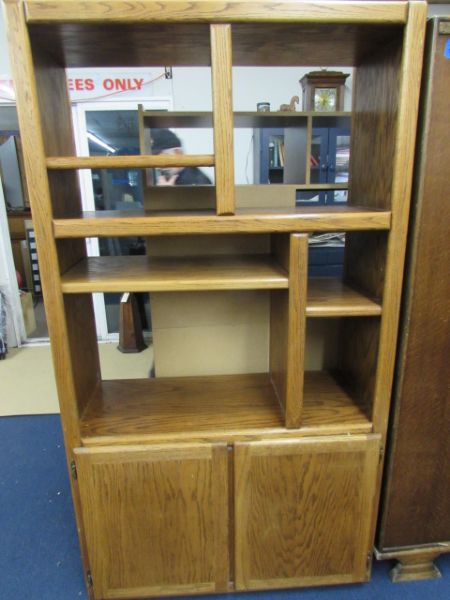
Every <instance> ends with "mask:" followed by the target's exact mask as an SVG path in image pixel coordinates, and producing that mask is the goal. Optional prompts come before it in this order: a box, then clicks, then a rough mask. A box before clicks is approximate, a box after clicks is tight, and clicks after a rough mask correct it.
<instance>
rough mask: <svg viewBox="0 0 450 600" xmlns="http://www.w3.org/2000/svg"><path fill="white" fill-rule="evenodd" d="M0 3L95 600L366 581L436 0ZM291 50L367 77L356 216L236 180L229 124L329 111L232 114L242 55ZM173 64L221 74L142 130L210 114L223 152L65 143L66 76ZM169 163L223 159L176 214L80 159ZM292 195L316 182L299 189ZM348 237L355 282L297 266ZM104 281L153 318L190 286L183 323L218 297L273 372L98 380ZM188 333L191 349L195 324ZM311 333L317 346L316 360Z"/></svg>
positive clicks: (121, 165) (266, 59) (273, 61)
mask: <svg viewBox="0 0 450 600" xmlns="http://www.w3.org/2000/svg"><path fill="white" fill-rule="evenodd" d="M5 8H6V15H7V20H8V34H9V39H10V45H11V62H12V67H13V72H14V78H15V89H16V94H17V109H18V114H19V121H20V126H21V130H22V141H23V150H24V162H25V167H26V172H27V181H28V183H29V187H30V189H29V196H30V201H31V205H32V211H33V220H34V226H35V231H36V240H37V246H38V252H39V256H40V264H41V278H42V283H43V291H44V295H45V303H46V307H47V318H48V326H49V332H50V337H51V341H52V349H53V356H54V365H55V375H56V382H57V388H58V395H59V399H60V407H61V417H62V421H63V429H64V435H65V444H66V451H67V461H68V466H69V470H70V473H71V484H72V491H73V498H74V505H75V513H76V518H77V525H78V530H79V534H80V544H81V551H82V555H83V561H84V568H85V572H86V581H87V585H88V589H89V596H90V598H92V599H95V600H101V599H106V598H124V599H125V598H130V597H133V598H144V597H152V596H161V595H176V594H179V595H187V594H195V593H212V592H231V591H235V590H236V591H245V590H258V589H270V588H283V587H296V586H305V585H325V584H337V583H350V582H359V581H365V580H367V579H368V578H369V576H370V553H371V549H372V545H373V537H374V524H375V521H376V511H377V503H378V497H379V491H380V490H379V482H380V475H381V472H380V469H381V468H382V459H381V457H382V451H383V449H384V445H385V436H386V426H387V420H388V415H389V402H390V393H391V384H392V376H393V368H394V365H393V360H394V358H393V357H394V356H395V346H396V337H397V327H398V313H399V304H400V295H401V288H402V275H403V262H404V255H405V242H406V233H407V225H408V210H409V197H410V192H411V174H412V165H413V155H414V144H415V127H416V118H417V104H418V95H419V84H420V75H421V60H422V51H423V35H424V28H425V18H426V3H425V2H421V1H418V2H407V1H403V0H400V1H389V2H383V1H373V2H364V3H363V2H358V1H355V2H352V1H349V2H345V3H343V2H339V1H336V2H333V1H331V2H330V1H327V2H325V1H324V2H322V1H321V0H317V1H314V2H295V3H294V2H274V3H270V2H269V3H267V2H265V3H264V2H258V1H255V2H251V3H248V2H245V3H244V2H231V3H227V4H223V3H220V2H215V0H212V1H211V2H204V1H203V0H196V1H194V2H190V3H188V4H185V5H182V4H180V3H178V2H173V1H171V0H163V1H162V2H155V1H153V0H141V1H139V2H134V1H133V0H131V1H130V2H127V3H122V2H116V1H110V2H109V1H107V2H97V1H96V0H91V1H89V2H85V3H83V7H82V10H80V3H78V2H72V1H67V0H66V1H62V0H53V1H50V0H49V1H47V0H39V1H38V0H28V1H27V2H23V1H21V0H9V1H8V2H6V4H5ZM300 60H301V62H302V64H303V65H305V64H307V65H311V66H318V65H324V64H326V65H330V66H344V65H345V66H348V65H352V66H354V67H355V69H354V78H353V79H354V94H353V108H352V114H351V117H352V142H351V143H352V147H351V154H350V155H351V165H350V172H351V179H350V182H349V184H348V188H349V203H348V205H347V206H345V207H321V208H311V209H310V208H298V209H296V208H295V207H294V204H286V203H285V198H284V197H283V198H281V196H280V194H281V192H280V189H279V186H260V187H258V186H247V187H249V188H250V192H249V197H244V196H243V194H242V190H240V189H239V186H235V185H234V174H233V164H234V156H233V131H234V129H235V128H237V127H256V126H261V125H269V126H271V125H272V124H274V123H277V124H278V125H279V124H280V123H281V124H282V125H283V127H291V126H292V127H295V126H296V125H298V124H299V123H302V124H304V125H305V127H309V128H310V127H311V123H312V120H313V118H317V117H315V115H314V114H312V113H298V114H281V113H270V114H268V115H266V114H262V113H235V114H233V105H232V98H233V93H232V77H231V74H232V67H233V66H298V62H299V61H300ZM162 64H163V65H164V64H170V65H181V66H193V65H194V66H208V67H210V68H211V82H212V91H213V94H212V110H211V111H210V112H205V113H190V114H182V113H158V114H155V113H151V114H150V113H144V112H143V111H142V110H141V111H140V112H141V117H142V123H143V127H144V128H145V127H147V126H149V125H148V124H149V123H153V125H154V126H155V124H156V125H158V126H161V127H172V126H173V127H175V126H177V127H178V126H180V127H181V126H184V127H191V126H196V127H197V126H199V127H211V128H212V129H213V138H214V152H213V153H212V154H205V155H191V156H190V155H185V156H172V157H168V156H163V155H159V156H152V155H151V154H149V153H148V152H145V151H143V152H142V153H141V155H139V156H123V157H121V156H119V157H117V156H107V157H95V158H91V157H78V156H76V152H75V146H74V141H73V134H72V130H71V125H70V123H71V112H70V105H69V102H68V96H67V89H66V76H65V68H67V67H108V66H116V65H120V66H122V67H127V66H142V65H145V66H148V67H151V66H160V65H162ZM341 117H345V118H348V114H347V113H337V114H335V115H331V116H330V117H329V118H335V119H339V118H341ZM320 118H322V117H320ZM324 118H326V117H324ZM302 126H303V125H302ZM142 139H143V137H142V136H141V140H142ZM174 166H179V167H196V166H210V167H214V173H215V186H214V189H213V192H214V193H213V194H211V193H210V192H211V189H203V188H202V187H201V186H200V187H199V188H197V189H195V188H191V189H185V190H182V191H181V192H182V196H181V199H182V203H181V204H177V202H176V201H175V200H171V204H170V203H168V204H167V207H166V205H165V204H164V202H165V198H166V196H167V194H168V192H169V193H170V192H171V191H172V190H163V189H160V190H159V189H158V188H156V187H155V186H153V189H152V190H150V191H151V192H152V199H151V202H150V203H149V204H150V206H148V210H145V211H142V212H141V213H139V212H137V213H134V212H133V213H127V212H114V213H108V212H95V213H83V212H82V211H81V201H80V193H79V187H78V179H77V170H78V169H93V168H95V169H101V168H104V169H125V168H133V169H138V168H141V169H147V168H157V167H162V168H164V167H165V168H168V167H174ZM262 187H265V188H270V189H269V190H267V189H266V190H262V189H261V188H262ZM288 187H289V186H288ZM299 187H303V189H311V187H314V188H315V189H317V186H311V185H310V184H309V183H306V184H305V185H303V186H295V187H294V186H291V188H289V190H288V192H289V193H291V192H293V190H294V189H298V188H299ZM334 187H337V186H336V185H335V186H334ZM345 187H346V186H345ZM161 207H163V209H161ZM336 231H339V232H340V231H342V232H345V233H346V249H345V274H344V277H343V278H342V279H340V280H336V279H330V280H328V279H313V278H308V273H307V271H308V268H307V265H308V235H309V234H311V233H313V232H336ZM126 236H141V237H148V238H149V239H150V240H151V244H150V245H149V248H150V249H151V250H152V252H153V254H152V253H150V252H149V256H144V257H142V256H138V257H132V256H126V257H112V258H111V257H99V258H94V259H93V258H88V257H87V256H86V250H85V238H87V237H126ZM172 247H173V248H172ZM164 248H165V249H166V253H164V252H163V251H162V249H164ZM236 248H237V249H236ZM167 250H170V251H167ZM172 250H173V252H172ZM175 250H177V251H175ZM156 251H158V252H159V251H161V252H160V254H159V255H158V254H157V252H156ZM150 254H151V255H150ZM110 291H120V292H137V291H146V292H151V293H152V304H153V308H152V310H154V311H155V310H156V309H155V305H156V306H157V310H156V312H158V311H159V317H158V319H159V321H158V322H160V321H164V319H161V314H162V309H161V306H162V305H163V304H164V302H165V301H166V302H169V304H170V302H171V301H172V300H173V299H174V298H175V297H176V295H177V294H179V295H180V297H181V296H182V297H183V304H182V305H181V306H182V310H180V311H179V312H178V313H177V319H178V321H179V322H181V321H183V319H187V318H188V317H189V315H190V314H193V313H194V312H195V310H197V313H198V312H199V311H200V312H206V313H207V314H206V316H205V319H206V320H208V319H209V318H210V314H211V312H213V311H214V310H215V308H216V307H217V306H220V307H221V308H220V312H221V315H220V317H223V319H224V321H226V323H227V325H230V324H231V326H232V328H233V329H234V331H239V332H240V334H239V335H241V337H239V338H238V336H237V334H236V344H234V345H232V346H231V349H229V350H227V352H228V354H230V355H234V354H236V355H238V357H241V356H242V357H244V358H245V357H248V355H250V354H251V353H252V352H254V351H255V347H256V345H258V346H259V347H258V348H257V350H258V351H261V355H262V356H263V359H264V360H262V361H261V362H260V363H259V364H261V365H262V367H261V368H260V369H253V370H249V371H248V372H246V371H247V369H245V363H244V362H243V361H240V359H239V361H238V363H235V364H237V368H235V369H230V371H231V372H229V373H227V374H219V373H214V372H212V373H211V372H205V373H201V374H197V373H190V375H191V376H189V377H184V376H183V377H181V376H180V377H175V376H173V377H166V378H155V379H152V378H149V379H143V380H133V381H129V380H127V381H120V380H112V381H106V380H103V379H102V373H101V369H100V362H99V356H98V347H97V337H96V329H95V321H94V312H93V300H92V294H93V293H94V292H110ZM200 294H204V295H205V296H204V297H207V298H208V301H210V303H211V306H209V304H205V303H202V302H200V301H199V298H200ZM192 297H193V298H194V300H193V301H192V302H190V301H189V300H188V298H192ZM246 297H247V298H250V302H251V304H250V305H245V301H246V300H245V298H246ZM260 301H261V302H260ZM227 303H228V304H227ZM205 306H206V307H207V308H208V310H207V311H204V307H205ZM245 306H247V308H245ZM166 316H167V315H166ZM202 316H203V315H202ZM158 319H156V318H155V322H156V321H157V320H158ZM167 323H168V325H167ZM182 326H183V335H184V336H185V339H188V337H187V336H189V335H190V333H189V332H191V333H192V330H193V329H194V330H195V327H194V328H192V327H191V328H190V327H189V324H184V321H183V325H182ZM316 326H320V327H322V330H321V331H322V332H323V337H321V338H320V344H319V346H320V348H321V349H322V355H321V356H320V357H319V358H320V361H316V362H318V363H320V364H318V366H317V368H316V367H315V368H314V369H310V368H309V367H307V365H308V364H309V362H310V361H311V354H312V352H313V349H312V346H311V344H310V341H308V340H309V335H310V333H311V331H312V329H314V327H316ZM164 328H165V329H166V330H167V329H171V334H173V333H174V332H173V330H174V329H175V327H174V326H173V322H172V320H171V319H170V318H169V319H167V318H166V325H165V326H164V327H163V326H161V327H159V326H158V327H156V326H155V328H154V330H153V333H154V344H155V356H156V353H157V352H159V347H160V340H161V336H162V335H163V334H164V331H165V329H164ZM225 329H226V327H225V326H223V327H222V328H220V327H218V328H217V329H216V331H217V332H219V333H217V334H216V338H215V339H214V340H212V341H211V339H210V338H208V339H207V340H206V338H201V340H202V342H201V343H200V347H199V348H197V350H195V352H197V353H199V356H198V357H197V358H199V362H200V364H202V357H203V358H204V363H205V364H206V362H207V360H206V359H207V358H209V356H208V355H209V354H213V353H219V357H221V360H220V362H221V363H226V361H227V359H228V358H229V357H228V356H226V354H224V355H220V352H221V350H222V346H224V348H225V347H226V346H225V338H224V332H225ZM195 331H196V330H195ZM242 332H244V334H245V335H246V336H247V337H245V335H244V337H242ZM255 332H256V333H257V335H256V333H255ZM158 336H159V337H158ZM253 336H255V340H256V341H255V340H254V339H253ZM190 340H191V338H189V344H188V347H189V350H190V352H192V353H194V349H193V347H192V346H191V345H190ZM203 340H206V341H205V343H203ZM238 342H239V343H238ZM175 350H177V348H174V351H175ZM238 353H242V354H238ZM172 362H173V361H172ZM149 367H150V365H149ZM205 370H206V369H205ZM349 490H351V493H349ZM261 532H263V533H264V535H261Z"/></svg>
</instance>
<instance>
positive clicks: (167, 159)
mask: <svg viewBox="0 0 450 600" xmlns="http://www.w3.org/2000/svg"><path fill="white" fill-rule="evenodd" d="M46 163H47V168H48V169H56V170H61V169H151V168H164V167H213V166H214V155H212V154H198V155H195V154H191V155H188V154H177V155H167V154H164V155H159V154H158V155H154V156H153V155H148V156H143V155H141V154H137V155H135V156H131V155H128V156H52V157H49V158H47V161H46Z"/></svg>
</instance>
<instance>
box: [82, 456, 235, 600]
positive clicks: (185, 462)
mask: <svg viewBox="0 0 450 600" xmlns="http://www.w3.org/2000/svg"><path fill="white" fill-rule="evenodd" d="M75 460H76V466H77V473H78V485H79V491H80V498H81V506H82V515H83V521H84V526H85V531H86V541H87V551H88V557H89V563H90V567H91V575H92V580H93V587H94V594H95V598H96V599H101V598H140V597H145V596H160V595H171V594H184V593H186V594H187V593H197V592H214V591H225V590H226V588H227V584H228V577H229V562H228V561H229V558H228V556H229V553H228V506H227V502H228V489H227V488H228V483H227V482H228V468H227V461H228V457H227V447H226V445H225V444H224V445H222V444H212V445H211V444H179V445H172V446H165V445H164V446H133V447H123V448H122V449H120V448H118V447H115V448H112V447H111V448H98V449H94V448H80V449H77V450H75Z"/></svg>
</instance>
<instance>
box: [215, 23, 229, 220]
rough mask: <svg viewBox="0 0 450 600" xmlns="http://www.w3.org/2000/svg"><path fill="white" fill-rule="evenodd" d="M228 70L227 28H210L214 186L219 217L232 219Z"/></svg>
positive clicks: (217, 25) (227, 26) (218, 25)
mask: <svg viewBox="0 0 450 600" xmlns="http://www.w3.org/2000/svg"><path fill="white" fill-rule="evenodd" d="M231 66H232V50H231V25H222V24H216V25H211V78H212V94H213V125H214V155H215V183H216V202H217V214H219V215H232V214H234V210H235V202H234V148H233V95H232V81H231Z"/></svg>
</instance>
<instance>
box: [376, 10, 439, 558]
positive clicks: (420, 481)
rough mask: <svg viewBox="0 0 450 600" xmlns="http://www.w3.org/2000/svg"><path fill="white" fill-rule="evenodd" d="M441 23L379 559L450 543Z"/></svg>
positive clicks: (431, 63)
mask: <svg viewBox="0 0 450 600" xmlns="http://www.w3.org/2000/svg"><path fill="white" fill-rule="evenodd" d="M445 22H446V24H447V25H449V21H448V19H447V20H446V21H445ZM438 24H439V20H438V19H434V20H433V21H432V22H429V24H428V26H429V31H428V35H429V38H428V40H427V42H428V43H427V50H428V52H427V57H428V58H427V71H426V74H425V78H424V86H423V90H422V98H421V101H422V102H421V119H420V135H419V144H418V147H417V151H416V163H415V167H416V168H415V172H416V180H415V185H414V194H413V205H412V210H413V214H412V220H411V229H410V236H409V246H408V260H407V269H406V274H407V275H406V281H405V293H404V303H403V307H402V311H403V312H402V325H401V329H400V331H401V336H400V349H399V350H400V351H399V360H398V363H397V371H396V385H395V392H394V419H393V422H392V427H391V444H390V456H389V468H388V472H387V485H386V488H385V493H384V502H383V504H384V507H383V513H382V521H381V528H380V534H379V549H380V550H385V549H388V548H395V547H397V548H399V547H405V546H409V547H411V546H416V545H423V544H435V551H436V553H438V552H439V548H438V546H437V544H438V543H441V542H446V541H448V540H450V494H449V490H450V436H449V432H450V401H449V400H450V396H449V390H450V371H449V368H448V360H449V355H450V320H449V318H448V316H449V314H450V294H449V289H448V274H449V264H450V246H449V243H448V232H449V231H450V203H449V202H448V167H449V165H450V141H449V140H450V122H449V119H448V114H449V110H450V102H449V95H448V89H449V87H450V71H449V64H448V60H447V59H446V58H445V56H444V49H445V45H446V43H448V39H449V35H439V34H438ZM441 551H442V552H446V551H447V552H448V549H447V550H446V549H445V548H444V547H443V548H442V550H441ZM399 558H401V560H402V563H403V562H404V561H403V556H402V557H400V556H399ZM405 558H406V557H405ZM432 558H434V557H429V558H428V560H432ZM422 559H423V562H426V561H425V558H424V557H423V556H422Z"/></svg>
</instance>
